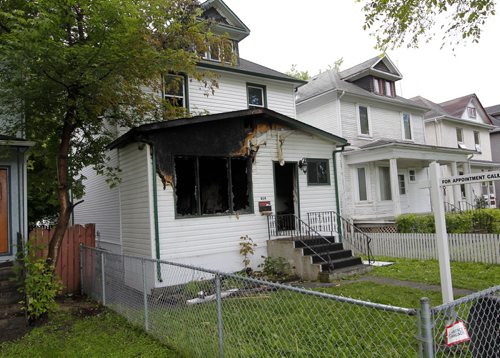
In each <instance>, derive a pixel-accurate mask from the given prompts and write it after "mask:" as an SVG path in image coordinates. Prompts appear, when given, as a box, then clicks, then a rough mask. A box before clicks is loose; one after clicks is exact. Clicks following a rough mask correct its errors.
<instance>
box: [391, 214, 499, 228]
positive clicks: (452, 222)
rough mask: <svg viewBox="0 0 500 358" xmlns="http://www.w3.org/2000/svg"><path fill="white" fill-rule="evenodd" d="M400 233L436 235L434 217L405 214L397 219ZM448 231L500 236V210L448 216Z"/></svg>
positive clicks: (430, 215) (431, 215)
mask: <svg viewBox="0 0 500 358" xmlns="http://www.w3.org/2000/svg"><path fill="white" fill-rule="evenodd" d="M396 228H397V230H398V232H400V233H434V232H435V226H434V215H433V214H425V215H416V214H404V215H400V216H398V217H397V218H396ZM446 229H447V231H448V232H449V233H451V234H465V233H475V232H476V233H494V234H500V210H498V209H479V210H469V211H465V212H462V213H447V214H446Z"/></svg>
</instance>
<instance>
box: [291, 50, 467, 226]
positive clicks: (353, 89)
mask: <svg viewBox="0 0 500 358" xmlns="http://www.w3.org/2000/svg"><path fill="white" fill-rule="evenodd" d="M402 77H403V76H402V74H401V73H400V72H399V70H398V69H397V68H396V66H395V65H394V63H393V62H392V61H391V60H390V58H389V57H388V56H377V57H374V58H372V59H370V60H368V61H365V62H363V63H361V64H359V65H356V66H354V67H352V68H349V69H347V70H344V71H340V72H337V71H334V70H329V71H325V72H323V73H320V74H319V75H317V76H315V77H313V78H311V80H310V81H309V83H308V84H306V85H304V86H301V87H300V88H299V89H298V92H297V96H296V106H297V118H298V119H299V120H300V121H303V122H305V123H308V124H310V125H313V126H316V127H318V128H321V129H323V130H325V131H328V132H330V133H336V134H338V135H340V136H341V137H344V138H346V139H347V140H348V141H349V143H351V147H349V148H348V149H347V150H346V151H344V152H342V153H341V155H340V156H339V158H340V160H339V162H340V164H339V177H340V178H341V179H340V180H341V188H340V190H339V191H340V192H341V193H342V195H341V199H342V200H341V201H342V203H341V209H342V213H343V216H346V217H350V218H352V219H353V220H354V221H355V222H356V223H357V224H359V225H361V226H365V230H369V229H368V227H371V229H372V230H374V231H375V230H378V227H379V226H391V224H393V223H394V218H395V217H396V216H398V215H400V214H402V213H422V212H429V211H430V210H431V207H430V196H429V191H428V189H422V188H421V186H422V185H421V183H419V182H422V181H424V180H426V179H427V176H428V175H427V170H428V166H429V164H430V163H431V162H433V161H437V162H439V163H442V164H448V163H454V162H462V161H463V162H466V161H467V156H468V155H469V154H472V153H474V151H473V150H467V149H452V148H446V146H439V145H438V146H437V145H428V144H426V141H425V129H424V121H423V117H424V114H425V113H426V112H427V111H428V108H427V107H426V106H424V105H422V104H420V103H418V102H415V101H412V100H409V99H406V98H404V97H401V96H399V95H398V93H397V87H396V82H397V81H399V80H401V79H402Z"/></svg>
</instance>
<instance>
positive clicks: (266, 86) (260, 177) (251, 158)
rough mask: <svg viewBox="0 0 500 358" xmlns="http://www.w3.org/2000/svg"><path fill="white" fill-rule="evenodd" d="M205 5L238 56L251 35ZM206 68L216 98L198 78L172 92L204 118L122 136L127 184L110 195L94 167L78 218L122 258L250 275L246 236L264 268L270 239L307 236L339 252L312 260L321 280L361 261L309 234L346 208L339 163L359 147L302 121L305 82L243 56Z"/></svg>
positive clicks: (221, 8) (216, 4)
mask: <svg viewBox="0 0 500 358" xmlns="http://www.w3.org/2000/svg"><path fill="white" fill-rule="evenodd" d="M202 6H203V9H204V10H205V16H207V17H212V18H214V19H216V20H217V21H218V23H219V27H218V30H219V31H220V32H223V33H227V34H228V35H229V37H230V38H231V40H232V41H233V43H234V46H233V47H234V49H235V52H236V54H237V53H238V50H237V49H238V47H239V42H240V41H241V40H243V39H244V38H245V37H246V36H248V35H249V30H248V28H247V27H246V26H245V25H244V24H243V23H242V22H241V20H240V19H239V18H238V17H237V16H236V15H235V14H234V13H233V12H232V11H231V10H230V9H229V8H228V7H227V6H226V5H225V4H224V3H223V2H222V1H220V0H213V1H212V0H209V1H207V2H205V3H204V4H202ZM198 67H199V70H200V71H204V70H210V71H212V72H215V73H217V74H218V76H219V77H218V88H217V89H216V90H215V93H214V94H211V95H209V96H206V93H205V90H204V86H203V85H202V84H201V83H200V82H198V81H197V80H195V79H193V78H187V77H182V81H181V82H182V86H181V88H180V89H179V88H178V89H176V91H173V92H169V91H168V90H166V91H165V93H164V95H165V96H166V97H168V98H175V101H174V102H173V103H176V104H178V105H181V106H184V107H186V108H187V109H188V110H189V112H191V113H192V114H193V115H194V116H192V117H190V118H181V119H177V120H172V121H166V122H160V123H155V124H147V125H143V126H140V127H138V128H133V129H131V130H129V131H128V132H127V133H125V134H124V135H122V136H120V137H119V138H117V139H116V140H115V141H114V142H113V143H112V144H111V146H110V147H109V148H110V156H111V158H112V163H111V164H114V165H116V166H117V167H119V168H120V171H121V172H120V177H121V182H120V184H119V185H118V186H117V187H115V188H113V189H110V188H109V186H108V184H107V183H106V182H105V179H106V178H105V177H101V176H97V175H96V174H95V173H93V172H92V171H91V170H87V171H86V172H85V175H86V177H87V180H86V181H85V182H84V184H85V185H86V195H85V197H84V200H85V201H84V202H83V203H82V204H80V205H78V206H77V207H76V209H75V214H74V218H75V222H77V223H87V222H92V223H96V229H97V230H98V243H99V245H100V246H101V247H103V248H106V249H108V250H111V251H113V252H117V253H123V254H128V255H138V256H142V257H148V258H157V259H163V260H170V261H176V262H182V263H189V264H195V265H197V266H202V267H206V268H215V269H219V270H223V271H237V270H241V269H242V268H243V264H242V260H243V257H242V256H241V255H240V254H239V250H240V245H239V243H240V237H242V236H246V235H248V236H249V237H250V238H252V239H253V242H254V243H256V244H257V247H256V250H255V251H256V252H255V254H254V255H253V256H252V257H251V265H252V266H253V267H254V268H255V267H256V266H257V265H258V264H259V263H260V262H262V258H261V256H262V255H264V256H267V255H268V251H267V241H268V240H269V239H270V238H275V237H277V236H287V235H288V236H289V237H290V236H294V235H295V237H297V235H298V234H297V232H298V231H301V230H302V229H304V230H306V229H307V231H308V236H309V238H311V239H316V242H315V243H316V244H320V245H323V247H322V249H323V251H335V254H334V255H333V254H331V253H329V254H328V260H327V259H325V257H326V256H324V255H321V254H318V255H316V256H317V257H316V258H315V259H313V258H311V257H309V258H307V260H308V261H309V262H311V263H313V262H314V263H315V264H316V266H315V267H316V269H315V270H313V273H314V274H317V273H318V272H319V271H321V270H323V269H325V268H327V267H328V269H331V268H339V267H344V266H349V265H357V264H360V263H361V261H360V259H359V258H354V257H352V253H351V251H349V250H343V249H342V247H341V245H340V244H337V246H336V247H335V248H332V250H330V248H329V247H328V244H330V241H329V240H331V239H327V238H325V237H323V236H321V235H320V234H319V233H317V232H316V231H314V230H309V229H308V228H309V225H308V223H307V213H310V212H318V211H333V210H336V190H335V176H334V165H333V156H334V152H335V151H336V150H339V148H342V147H344V146H346V145H347V141H346V140H345V139H343V138H341V137H339V136H337V135H335V134H332V133H328V132H325V131H323V130H321V129H318V128H315V127H312V126H310V125H307V124H304V123H302V122H299V121H297V120H296V119H295V115H296V113H295V91H296V88H297V87H299V86H300V85H303V84H304V83H305V82H304V81H301V80H297V79H295V78H292V77H289V76H287V75H285V74H282V73H280V72H277V71H274V70H271V69H269V68H266V67H264V66H261V65H258V64H255V63H253V62H250V61H247V60H245V59H242V58H238V61H237V64H236V65H235V66H230V65H228V64H223V63H221V62H220V60H218V56H217V55H215V56H214V54H207V55H206V58H205V59H204V60H203V61H201V62H200V63H199V65H198ZM179 76H181V75H179ZM167 81H168V79H167ZM199 113H205V114H204V115H198V114H199ZM206 113H208V114H206ZM276 214H278V215H281V216H280V217H276ZM285 231H287V235H284V234H285ZM313 231H314V233H313ZM294 241H295V240H293V239H292V240H290V243H289V244H291V245H294ZM302 245H303V246H304V245H305V244H304V243H302ZM325 245H326V246H325ZM339 245H340V246H339ZM305 246H307V247H308V246H309V245H305ZM334 249H335V250H334ZM309 251H311V250H309ZM312 251H314V252H317V250H312ZM312 254H313V252H309V255H310V256H313V255H312ZM326 262H328V264H326ZM292 263H293V262H292ZM322 264H323V265H324V266H321V265H322ZM325 265H326V266H325ZM314 278H316V277H314Z"/></svg>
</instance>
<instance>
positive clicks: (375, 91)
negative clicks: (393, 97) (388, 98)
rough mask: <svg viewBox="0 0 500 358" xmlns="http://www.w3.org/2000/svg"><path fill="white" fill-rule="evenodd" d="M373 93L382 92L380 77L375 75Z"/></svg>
mask: <svg viewBox="0 0 500 358" xmlns="http://www.w3.org/2000/svg"><path fill="white" fill-rule="evenodd" d="M373 93H375V94H382V91H381V88H380V82H379V79H378V78H376V77H373Z"/></svg>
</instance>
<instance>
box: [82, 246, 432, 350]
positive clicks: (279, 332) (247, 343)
mask: <svg viewBox="0 0 500 358" xmlns="http://www.w3.org/2000/svg"><path fill="white" fill-rule="evenodd" d="M80 256H81V272H82V290H83V292H84V293H85V294H87V295H88V296H89V297H91V298H94V299H95V300H98V301H100V302H102V304H103V305H105V306H107V307H109V308H110V309H112V310H114V311H116V312H117V313H119V314H120V315H122V316H124V317H125V318H126V319H127V320H128V321H129V322H131V323H132V324H135V325H137V326H141V327H143V328H144V329H145V330H146V331H147V332H148V333H149V334H151V335H153V336H155V337H156V338H157V339H158V340H160V341H161V342H163V343H164V344H166V345H168V346H169V347H170V348H172V349H174V350H175V351H177V352H178V353H179V354H181V355H182V356H186V357H315V358H316V357H320V358H321V357H325V358H326V357H415V356H418V355H419V352H422V351H423V345H422V342H419V341H418V340H417V339H416V338H415V337H416V336H419V337H420V336H422V332H421V330H420V328H421V326H424V327H428V326H429V324H425V325H423V324H421V322H420V320H419V318H420V315H419V310H416V309H412V308H403V307H396V306H391V305H385V304H379V303H373V302H366V301H362V300H358V299H353V298H348V297H343V296H336V295H332V294H329V293H326V292H320V291H314V290H309V289H304V288H298V287H293V286H288V285H283V284H279V283H273V282H269V281H265V280H259V279H255V278H251V277H246V276H240V275H235V274H230V273H223V272H218V271H215V270H209V269H204V268H201V267H195V266H190V265H185V264H180V263H174V262H168V261H163V260H153V259H146V258H141V257H133V256H127V255H118V254H113V253H110V252H107V251H104V250H100V249H94V248H88V247H81V252H80ZM158 266H159V267H160V270H161V271H162V277H163V278H164V281H163V282H162V283H159V282H158V281H157V280H156V279H155V278H156V272H155V271H156V270H157V267H158Z"/></svg>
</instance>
